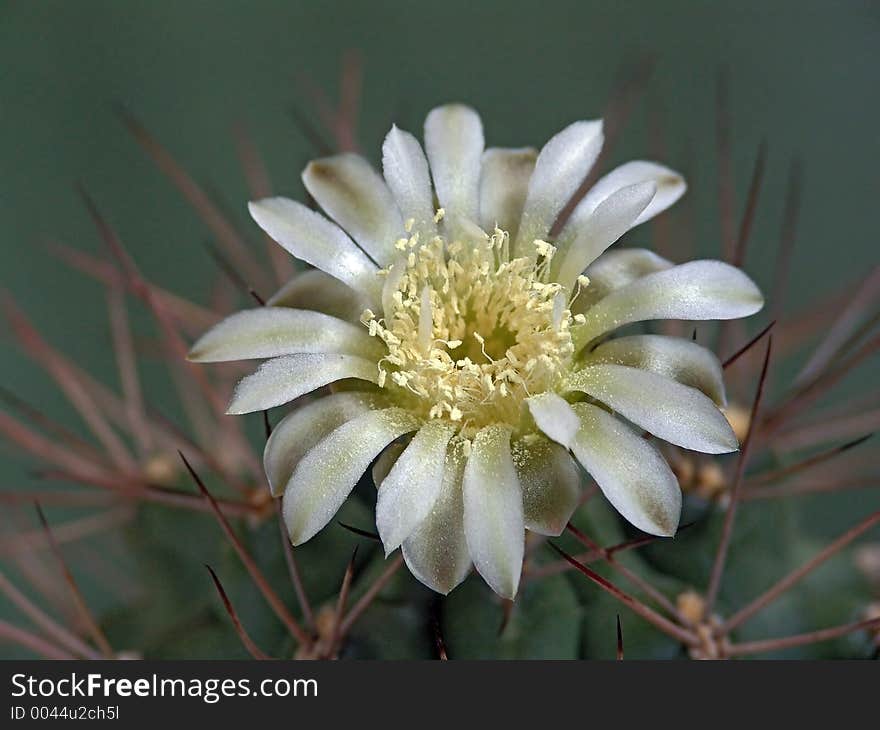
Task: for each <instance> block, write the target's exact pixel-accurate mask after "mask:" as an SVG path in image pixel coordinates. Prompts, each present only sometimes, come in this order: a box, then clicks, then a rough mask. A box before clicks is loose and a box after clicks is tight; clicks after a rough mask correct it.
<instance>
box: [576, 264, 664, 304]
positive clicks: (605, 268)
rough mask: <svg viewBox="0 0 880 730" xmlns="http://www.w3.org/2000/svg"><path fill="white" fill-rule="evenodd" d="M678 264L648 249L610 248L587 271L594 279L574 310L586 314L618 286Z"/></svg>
mask: <svg viewBox="0 0 880 730" xmlns="http://www.w3.org/2000/svg"><path fill="white" fill-rule="evenodd" d="M673 266H675V264H673V263H672V262H671V261H667V260H666V259H664V258H662V257H660V256H658V255H657V254H655V253H654V252H653V251H648V250H647V249H645V248H618V249H612V250H611V251H606V252H605V253H603V254H602V255H601V256H600V257H599V258H597V259H596V260H595V261H594V262H593V263H592V264H590V265H589V266H588V267H587V270H586V271H585V272H584V273H585V274H586V275H587V277H588V278H589V280H590V284H589V286H587V287H586V288H585V289H582V290H581V291H580V293H579V294H578V296H577V299H575V301H574V304H573V305H572V312H575V313H583V312H585V311H586V310H587V309H589V308H590V307H591V306H593V305H594V304H595V303H596V302H598V301H599V300H600V299H604V298H605V297H606V296H608V294H609V293H610V292H612V291H613V290H614V289H619V288H620V287H622V286H626V285H627V284H629V283H631V282H633V281H635V280H636V279H641V278H642V277H643V276H647V275H648V274H653V273H655V272H657V271H665V270H666V269H671V268H672V267H673Z"/></svg>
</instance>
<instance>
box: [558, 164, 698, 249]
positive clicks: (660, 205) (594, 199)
mask: <svg viewBox="0 0 880 730" xmlns="http://www.w3.org/2000/svg"><path fill="white" fill-rule="evenodd" d="M646 182H653V183H654V184H655V185H656V186H657V194H656V195H655V196H654V198H653V199H652V200H651V202H650V204H649V205H648V206H647V207H646V208H645V209H644V210H643V211H642V212H641V214H640V215H639V216H638V218H636V220H635V221H633V223H632V226H631V227H635V226H637V225H639V224H641V223H644V222H645V221H647V220H650V219H651V218H653V217H654V216H655V215H657V214H658V213H662V212H663V211H664V210H666V209H667V208H668V207H669V206H670V205H672V204H673V203H675V201H676V200H678V199H679V198H680V197H681V196H682V195H684V193H685V190H687V185H686V184H685V182H684V178H683V177H682V176H681V175H679V174H678V173H677V172H675V171H674V170H670V169H669V168H668V167H663V165H658V164H657V163H655V162H645V161H643V160H633V161H632V162H627V163H626V164H624V165H621V166H620V167H618V168H615V169H614V170H612V171H611V172H609V173H608V174H607V175H605V176H604V177H602V178H600V179H599V180H598V181H597V182H596V184H595V185H593V187H591V188H590V189H589V191H587V194H586V195H585V196H584V197H583V199H582V200H581V202H580V203H578V204H577V207H576V208H575V209H574V211H573V212H572V214H571V218H570V219H569V221H568V222H567V223H566V225H565V228H564V229H563V230H562V232H561V233H560V236H559V241H560V243H561V244H564V243H567V242H568V241H572V240H574V239H575V238H576V237H577V235H578V233H579V231H580V228H581V226H582V225H583V224H584V222H585V221H586V220H587V219H588V218H589V217H590V216H591V215H592V214H593V212H594V211H595V210H596V209H597V208H598V207H599V206H600V205H601V204H602V201H604V200H606V199H607V198H608V197H609V196H610V195H612V194H613V193H615V192H616V191H618V190H620V189H621V188H625V187H628V186H630V185H638V184H641V183H646Z"/></svg>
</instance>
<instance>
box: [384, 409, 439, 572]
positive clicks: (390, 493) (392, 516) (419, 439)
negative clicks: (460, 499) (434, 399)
mask: <svg viewBox="0 0 880 730" xmlns="http://www.w3.org/2000/svg"><path fill="white" fill-rule="evenodd" d="M454 432H455V431H454V429H453V428H451V427H450V426H449V425H447V424H444V423H441V422H439V421H429V422H428V423H427V424H425V425H424V426H422V428H421V429H419V432H418V433H417V434H416V435H415V436H414V437H413V440H412V441H410V442H409V445H408V446H407V447H406V449H405V450H404V452H403V454H401V455H400V457H398V459H397V461H396V462H395V464H394V466H393V467H392V469H391V471H390V472H389V474H388V476H387V477H385V479H384V480H383V481H382V483H381V484H380V485H379V499H378V501H377V502H376V527H377V529H378V530H379V535H380V537H381V538H382V543H383V544H384V545H385V555H386V556H387V555H388V554H389V553H390V552H392V551H393V550H396V549H397V548H398V547H400V544H401V543H402V542H403V541H404V540H405V539H406V538H407V537H409V535H410V533H411V532H412V531H413V530H414V529H415V528H416V527H417V526H418V525H419V523H421V522H422V520H424V519H425V518H426V517H427V516H428V514H429V513H430V511H431V508H432V507H433V506H434V502H435V500H436V499H437V495H438V494H439V493H440V486H441V484H442V482H443V472H444V468H445V464H446V445H447V444H448V443H449V439H451V438H452V434H453V433H454Z"/></svg>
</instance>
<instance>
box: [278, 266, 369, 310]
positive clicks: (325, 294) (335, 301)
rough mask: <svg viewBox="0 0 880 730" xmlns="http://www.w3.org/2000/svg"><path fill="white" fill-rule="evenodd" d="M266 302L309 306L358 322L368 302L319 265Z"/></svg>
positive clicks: (295, 307)
mask: <svg viewBox="0 0 880 730" xmlns="http://www.w3.org/2000/svg"><path fill="white" fill-rule="evenodd" d="M266 306H268V307H291V308H293V309H310V310H313V311H315V312H323V313H324V314H329V315H330V316H332V317H339V318H340V319H345V320H348V321H350V322H357V321H358V318H359V317H360V316H361V313H362V312H363V311H364V310H365V309H366V308H367V307H368V306H369V302H368V301H367V300H366V299H364V297H363V295H361V294H358V293H357V292H356V291H355V290H354V289H352V288H351V287H349V286H346V285H345V284H343V283H342V282H341V281H339V279H336V278H334V277H332V276H330V275H329V274H325V273H324V272H323V271H321V270H319V269H309V270H308V271H303V272H302V273H300V274H297V275H296V276H294V277H293V278H292V279H291V280H290V281H288V282H287V283H286V284H285V285H284V286H282V287H281V288H280V289H279V290H278V291H276V292H275V293H274V294H273V295H272V296H271V297H269V298H268V299H267V300H266Z"/></svg>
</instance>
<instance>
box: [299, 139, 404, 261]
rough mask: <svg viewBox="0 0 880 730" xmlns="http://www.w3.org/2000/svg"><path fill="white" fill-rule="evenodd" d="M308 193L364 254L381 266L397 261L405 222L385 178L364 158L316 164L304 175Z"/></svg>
mask: <svg viewBox="0 0 880 730" xmlns="http://www.w3.org/2000/svg"><path fill="white" fill-rule="evenodd" d="M302 180H303V184H304V185H305V186H306V190H308V191H309V193H310V194H311V195H312V197H313V198H314V199H315V200H316V201H317V202H318V205H320V206H321V207H322V208H323V209H324V212H326V213H327V215H329V216H330V217H331V218H333V220H335V221H336V222H337V223H338V224H339V225H340V226H342V228H344V229H345V230H346V231H348V234H349V235H350V236H351V237H352V238H353V239H354V240H355V241H356V242H357V244H358V246H360V247H361V248H362V249H363V250H364V251H366V252H367V253H368V254H369V255H370V256H371V257H372V259H373V261H376V262H378V263H379V264H381V265H382V266H386V265H387V264H389V263H391V261H393V260H394V258H395V255H396V249H395V248H394V242H395V241H396V240H397V239H398V238H400V237H401V236H402V235H403V234H404V230H403V219H402V218H401V217H400V211H399V210H398V209H397V205H396V204H395V202H394V198H393V197H392V196H391V191H390V190H389V189H388V186H387V185H386V184H385V180H384V179H383V178H382V176H381V175H380V174H379V173H378V172H376V171H375V170H374V169H373V166H372V165H370V163H369V162H367V161H366V160H365V159H364V158H363V157H361V156H360V155H355V154H351V153H348V154H342V155H334V156H333V157H325V158H324V159H321V160H314V161H313V162H310V163H309V164H308V165H306V169H305V170H303V174H302Z"/></svg>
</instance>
